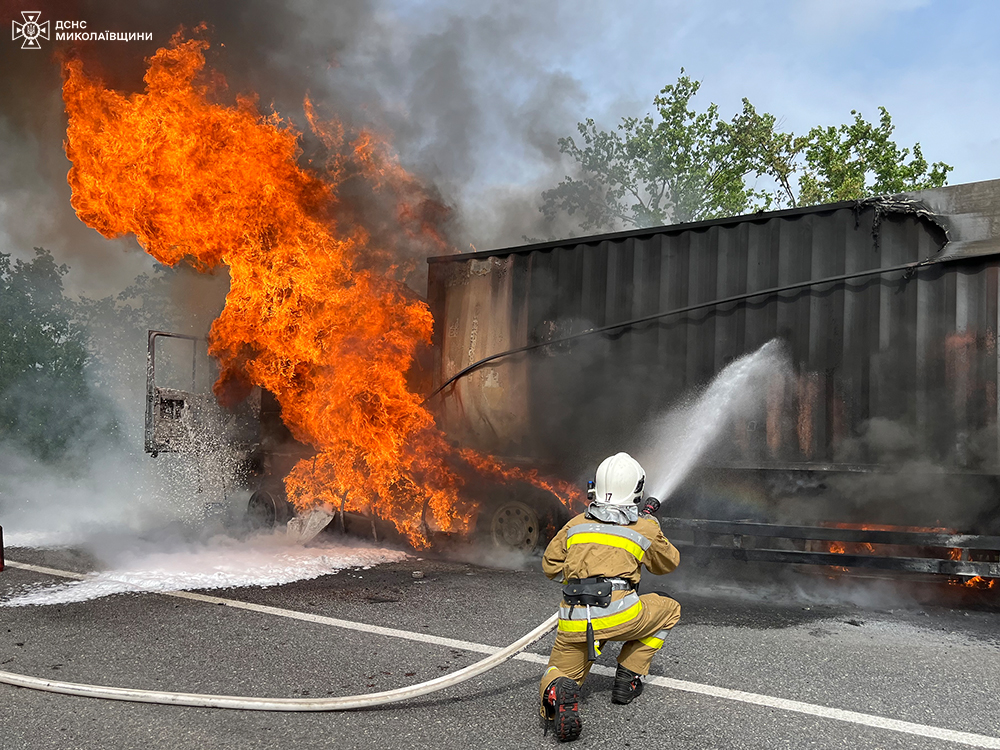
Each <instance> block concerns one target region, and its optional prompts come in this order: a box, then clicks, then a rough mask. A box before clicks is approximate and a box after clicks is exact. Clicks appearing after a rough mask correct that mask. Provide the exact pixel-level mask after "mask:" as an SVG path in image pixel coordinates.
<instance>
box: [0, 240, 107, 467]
mask: <svg viewBox="0 0 1000 750" xmlns="http://www.w3.org/2000/svg"><path fill="white" fill-rule="evenodd" d="M68 270H69V269H68V268H67V266H65V265H56V263H55V261H54V260H53V259H52V255H51V254H50V253H49V252H48V251H46V250H43V249H42V248H35V257H34V258H33V259H32V260H31V261H29V262H25V261H22V260H14V261H13V262H12V261H11V256H10V255H9V254H4V253H0V441H3V442H8V443H12V444H15V445H17V446H19V447H20V448H22V449H25V450H27V451H28V452H30V453H32V454H33V455H36V456H38V457H39V458H42V459H45V460H53V459H58V458H61V457H62V456H63V455H64V454H66V453H67V452H68V451H69V450H70V448H71V447H73V446H74V445H77V446H81V447H82V446H83V445H85V444H86V443H87V442H88V441H89V440H90V439H92V437H93V436H94V434H95V431H97V432H102V433H105V434H106V433H107V432H108V431H112V430H113V420H111V419H110V418H109V417H108V416H107V415H106V414H104V411H103V409H102V408H100V406H99V404H98V400H97V399H96V398H95V396H94V394H93V393H92V391H91V390H90V388H89V386H88V384H87V379H86V376H85V367H86V365H87V360H88V354H87V347H86V342H87V333H86V330H85V328H84V326H83V325H82V324H81V323H80V322H79V320H78V318H77V316H76V305H75V303H74V302H73V301H72V300H69V299H67V298H66V297H65V295H64V294H63V284H62V277H63V276H64V275H65V274H66V272H67V271H68Z"/></svg>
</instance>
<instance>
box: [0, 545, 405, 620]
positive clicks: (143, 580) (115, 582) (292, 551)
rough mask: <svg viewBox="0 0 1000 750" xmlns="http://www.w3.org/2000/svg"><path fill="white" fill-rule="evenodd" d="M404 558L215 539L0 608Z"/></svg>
mask: <svg viewBox="0 0 1000 750" xmlns="http://www.w3.org/2000/svg"><path fill="white" fill-rule="evenodd" d="M406 557H408V555H407V554H406V553H405V552H402V551H400V550H393V549H385V548H381V547H374V546H368V545H365V544H363V543H356V544H349V543H342V544H337V545H331V546H310V547H302V546H301V545H296V544H293V543H291V542H290V541H288V540H287V539H286V538H285V537H284V536H283V535H279V534H275V535H274V536H261V537H255V538H252V539H248V540H235V539H230V538H226V537H218V538H216V539H213V540H211V541H209V542H205V543H202V544H198V545H192V546H189V547H186V548H184V549H175V550H170V551H153V552H146V553H136V554H134V555H130V556H126V557H123V558H120V559H119V560H117V561H116V562H115V563H114V564H113V565H111V567H110V569H109V570H105V571H101V572H98V573H93V574H91V575H89V576H87V577H86V578H85V579H83V580H80V581H74V582H72V583H63V584H57V585H54V586H50V585H40V586H38V587H36V588H34V589H31V590H29V591H27V592H24V593H21V594H18V595H15V596H14V597H12V598H9V599H7V600H5V601H0V606H2V607H24V606H28V605H51V604H69V603H71V602H83V601H88V600H90V599H99V598H101V597H105V596H111V595H113V594H122V593H127V592H135V591H152V592H166V591H186V590H191V589H225V588H240V587H246V586H278V585H281V584H286V583H292V582H294V581H303V580H308V579H312V578H318V577H320V576H323V575H329V574H331V573H335V572H337V571H340V570H344V569H348V568H369V567H371V566H373V565H379V564H382V563H387V562H396V561H399V560H403V559H405V558H406Z"/></svg>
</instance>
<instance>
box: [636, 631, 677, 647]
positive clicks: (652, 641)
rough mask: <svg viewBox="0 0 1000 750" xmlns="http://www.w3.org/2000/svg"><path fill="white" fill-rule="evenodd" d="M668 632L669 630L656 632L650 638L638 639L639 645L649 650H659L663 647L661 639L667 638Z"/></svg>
mask: <svg viewBox="0 0 1000 750" xmlns="http://www.w3.org/2000/svg"><path fill="white" fill-rule="evenodd" d="M669 632H670V631H669V630H657V631H656V632H655V633H653V634H652V635H651V636H647V637H646V638H640V639H639V643H641V644H643V645H644V646H649V647H650V648H655V649H659V648H660V647H661V646H662V645H663V639H664V638H666V637H667V633H669Z"/></svg>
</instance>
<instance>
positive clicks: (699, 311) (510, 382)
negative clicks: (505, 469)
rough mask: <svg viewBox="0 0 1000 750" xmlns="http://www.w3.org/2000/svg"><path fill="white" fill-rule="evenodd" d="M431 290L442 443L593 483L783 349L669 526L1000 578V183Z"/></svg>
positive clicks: (592, 247) (506, 271) (732, 225)
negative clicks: (748, 363)
mask: <svg viewBox="0 0 1000 750" xmlns="http://www.w3.org/2000/svg"><path fill="white" fill-rule="evenodd" d="M428 297H429V301H430V304H431V308H432V312H433V314H434V319H435V322H436V327H435V334H434V335H435V340H434V344H435V347H434V348H435V352H436V354H437V357H438V359H437V362H436V365H435V370H434V375H435V386H436V396H435V398H436V399H437V404H436V410H437V413H438V415H439V419H440V422H441V424H442V426H443V427H444V429H445V430H446V431H447V432H448V433H449V435H450V436H451V437H452V438H454V439H457V440H460V441H462V442H463V443H466V444H469V445H471V446H473V447H475V448H478V449H480V450H484V451H489V452H492V453H496V454H507V455H511V454H514V455H532V456H544V457H546V458H547V459H548V460H551V461H554V462H557V463H558V464H560V465H562V466H563V467H565V470H566V471H567V472H570V473H573V472H576V473H579V474H580V475H581V476H584V475H585V473H586V472H587V471H589V470H592V467H593V466H594V465H596V462H597V461H598V460H600V458H601V457H603V455H606V454H607V453H608V452H609V451H611V452H614V451H616V450H619V449H628V448H635V443H636V440H637V439H638V436H639V435H641V434H642V430H641V427H642V425H644V424H645V423H648V421H649V418H650V417H651V416H652V415H654V414H657V413H659V412H662V411H663V410H666V409H668V408H669V407H670V406H671V405H672V404H676V403H677V401H678V399H680V398H682V397H683V396H684V395H685V394H689V393H691V392H692V389H697V388H700V387H704V385H705V384H706V383H708V382H709V381H710V380H711V379H712V378H713V376H714V375H716V374H717V373H719V372H720V371H721V370H722V369H723V368H724V367H725V366H726V364H728V363H729V362H731V361H733V360H734V359H736V358H738V357H741V356H743V355H745V354H747V353H750V352H753V351H754V350H756V349H757V348H758V347H760V346H761V345H763V344H764V343H766V342H768V341H770V340H772V339H775V338H777V339H779V340H780V341H782V342H783V345H784V347H785V349H786V350H787V352H788V355H789V358H790V360H791V363H792V372H791V373H788V372H784V373H775V375H774V377H773V378H772V381H771V382H770V384H769V386H768V388H767V393H766V395H765V396H764V397H763V401H764V404H763V406H762V409H761V411H760V413H759V414H757V415H754V416H753V417H752V418H744V419H740V418H730V423H729V424H728V425H727V426H726V431H727V432H726V437H725V439H723V440H722V441H720V443H719V444H718V445H716V446H715V448H714V449H713V451H712V453H711V455H710V456H708V457H707V460H706V461H705V462H704V463H703V464H702V465H701V466H700V467H699V469H698V470H697V471H696V472H694V473H693V474H692V475H691V476H690V477H689V480H688V481H687V482H686V483H685V485H684V486H683V487H682V488H681V489H680V490H679V491H678V492H677V493H676V495H675V496H674V497H672V498H670V499H669V502H668V503H667V504H666V505H665V507H664V515H670V516H672V518H673V521H672V522H673V523H674V525H675V527H676V528H677V529H680V530H681V531H683V532H684V533H690V536H691V540H692V544H694V545H695V546H697V547H699V548H702V551H706V550H707V551H712V550H715V551H718V550H717V549H716V548H718V547H719V546H720V544H721V545H722V546H723V547H724V548H725V549H723V550H722V551H721V553H720V554H723V555H733V554H735V555H736V556H741V555H742V558H743V559H775V560H778V559H781V560H786V561H788V560H792V561H794V560H800V561H803V562H823V560H822V555H823V554H824V553H830V554H829V555H828V556H829V557H831V558H834V557H836V555H837V553H840V554H844V553H845V549H844V546H845V543H846V544H847V545H848V546H847V549H846V552H847V553H851V552H852V551H853V552H857V551H858V550H857V547H858V545H867V546H866V547H865V549H864V550H863V551H868V550H871V549H872V544H875V545H879V544H884V545H893V544H894V545H896V552H897V553H898V552H899V550H901V549H902V550H903V551H904V553H906V552H907V551H909V552H908V553H906V554H896V555H895V556H896V557H897V558H902V557H906V558H907V559H914V558H916V557H930V558H935V557H936V558H942V559H941V560H940V562H934V561H930V562H927V563H926V564H924V563H919V564H918V563H915V562H914V563H912V564H910V567H909V568H908V569H911V570H924V571H926V572H940V573H949V574H957V575H990V576H997V575H1000V566H997V564H996V560H997V559H998V558H997V555H996V550H997V549H1000V539H997V538H996V535H1000V481H998V480H1000V434H998V428H997V424H998V411H1000V404H998V400H997V383H998V372H1000V350H998V348H997V331H998V328H1000V180H995V181H988V182H981V183H973V184H967V185H956V186H950V187H945V188H940V189H935V190H928V191H922V192H917V193H910V194H903V195H897V196H891V197H881V198H874V199H870V200H865V201H860V202H853V201H852V202H844V203H836V204H831V205H824V206H816V207H809V208H800V209H791V210H785V211H777V212H771V213H759V214H753V215H748V216H742V217H735V218H726V219H718V220H713V221H705V222H699V223H693V224H683V225H677V226H667V227H654V228H650V229H643V230H636V231H628V232H619V233H615V234H607V235H601V236H594V237H585V238H579V239H571V240H560V241H555V242H545V243H538V244H532V245H527V246H523V247H514V248H506V249H501V250H495V251H488V252H476V253H466V254H461V255H451V256H445V257H437V258H431V259H430V260H429V284H428ZM837 529H842V531H837ZM957 532H964V534H965V535H964V536H959V535H957ZM894 535H895V536H894ZM750 537H754V538H756V539H757V540H758V542H759V541H760V540H761V539H764V540H771V541H770V542H766V541H765V542H762V543H760V544H758V545H756V546H758V547H760V549H759V550H758V552H759V553H760V554H756V555H754V554H751V553H752V550H748V549H747V547H753V546H755V545H754V543H753V540H751V539H749V538H750ZM775 539H780V540H783V541H782V543H781V544H776V543H774V540H775ZM963 540H964V541H963ZM835 544H836V545H839V547H840V548H839V549H837V548H836V547H835V546H834V545H835ZM850 545H854V547H853V548H852V547H851V546H850ZM734 548H735V549H734ZM771 548H773V549H771ZM779 548H780V549H779ZM768 549H769V550H770V552H774V553H775V554H772V555H770V557H769V556H768V554H764V552H765V551H767V550H768ZM914 549H919V550H923V552H921V553H920V554H917V553H914V552H913V550H914ZM929 549H930V550H937V551H939V552H942V551H943V552H942V554H938V555H935V554H931V553H927V550H929ZM778 552H787V553H788V554H789V555H791V557H787V556H783V555H782V554H777V553H778ZM809 554H812V555H814V556H815V555H819V556H820V557H819V558H815V559H806V558H803V557H796V555H809ZM862 556H864V555H862ZM890 556H892V555H890ZM836 559H837V560H839V561H840V562H839V563H838V562H833V563H825V564H841V565H843V564H845V563H844V562H843V561H844V560H845V558H844V557H836ZM966 563H968V564H966ZM851 564H853V563H851ZM858 564H866V563H864V562H862V563H858ZM870 566H871V567H891V566H888V565H885V564H883V563H882V562H879V561H876V562H875V563H871V564H870ZM903 567H905V566H903Z"/></svg>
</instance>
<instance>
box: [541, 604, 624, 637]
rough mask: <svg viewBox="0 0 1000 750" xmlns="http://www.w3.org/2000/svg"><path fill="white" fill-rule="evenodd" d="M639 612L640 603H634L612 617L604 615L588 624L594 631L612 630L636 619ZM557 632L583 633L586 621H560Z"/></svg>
mask: <svg viewBox="0 0 1000 750" xmlns="http://www.w3.org/2000/svg"><path fill="white" fill-rule="evenodd" d="M593 610H594V608H593V607H592V608H591V612H593ZM641 611H642V602H636V603H635V604H633V605H632V606H631V607H629V608H628V609H626V610H625V611H623V612H618V613H617V614H614V615H605V616H604V617H594V618H592V619H591V621H590V623H591V625H593V626H594V630H601V629H603V628H613V627H614V626H615V625H621V624H622V623H623V622H628V621H629V620H631V619H633V618H635V617H638V616H639V613H640V612H641ZM559 630H562V631H563V632H566V633H584V632H586V630H587V621H586V620H563V619H560V620H559Z"/></svg>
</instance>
